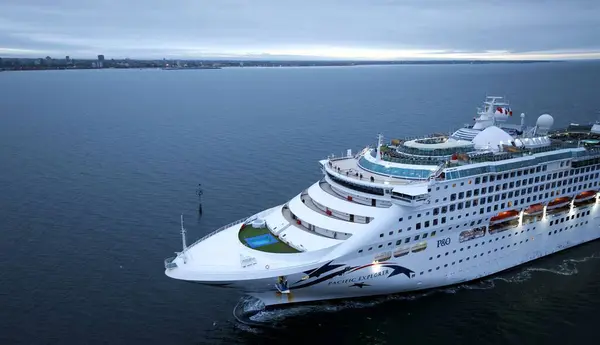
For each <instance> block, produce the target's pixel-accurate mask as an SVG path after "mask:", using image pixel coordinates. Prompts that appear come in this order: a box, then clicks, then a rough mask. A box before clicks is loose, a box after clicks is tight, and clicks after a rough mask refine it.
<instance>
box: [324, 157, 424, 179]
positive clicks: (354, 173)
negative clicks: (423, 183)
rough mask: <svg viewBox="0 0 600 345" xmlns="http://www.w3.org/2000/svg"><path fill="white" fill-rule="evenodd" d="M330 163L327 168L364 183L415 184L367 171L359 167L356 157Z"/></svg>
mask: <svg viewBox="0 0 600 345" xmlns="http://www.w3.org/2000/svg"><path fill="white" fill-rule="evenodd" d="M329 162H330V163H331V165H329V163H327V164H326V165H327V168H328V169H330V170H332V171H333V172H334V173H335V172H336V173H338V174H340V175H342V176H345V177H349V178H351V179H354V180H358V181H362V182H372V183H383V184H389V185H405V184H409V183H413V182H414V181H413V180H409V179H402V178H394V177H389V176H383V175H379V174H375V173H372V172H370V171H367V170H365V169H363V168H362V167H361V166H359V165H358V160H356V159H355V158H354V157H348V158H339V159H335V160H330V161H329ZM338 168H339V170H338Z"/></svg>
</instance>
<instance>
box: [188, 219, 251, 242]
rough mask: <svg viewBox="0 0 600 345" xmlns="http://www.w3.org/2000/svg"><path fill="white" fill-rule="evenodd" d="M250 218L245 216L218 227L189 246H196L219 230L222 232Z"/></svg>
mask: <svg viewBox="0 0 600 345" xmlns="http://www.w3.org/2000/svg"><path fill="white" fill-rule="evenodd" d="M248 218H250V217H245V218H242V219H239V220H236V221H235V222H232V223H229V224H227V225H225V226H222V227H220V228H218V229H217V230H215V231H213V232H211V233H210V234H208V235H206V236H204V237H202V238H201V239H199V240H197V241H196V242H194V243H192V244H191V245H189V246H188V248H189V247H193V246H195V245H196V244H198V243H200V242H202V241H204V240H205V239H207V238H209V237H211V236H214V235H216V234H218V233H219V232H221V231H223V230H225V229H227V228H230V227H232V226H234V225H236V224H241V223H243V222H245V221H246V220H247V219H248Z"/></svg>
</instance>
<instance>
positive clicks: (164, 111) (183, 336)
mask: <svg viewBox="0 0 600 345" xmlns="http://www.w3.org/2000/svg"><path fill="white" fill-rule="evenodd" d="M599 90H600V63H597V62H596V63H594V62H585V63H584V62H577V63H575V62H564V63H539V64H494V65H433V66H432V65H428V66H380V67H378V66H371V67H342V68H336V67H316V68H228V69H221V70H190V71H186V70H177V71H163V70H90V71H82V70H80V71H34V72H4V73H0V344H2V345H12V344H271V343H283V344H291V343H293V344H300V343H304V344H307V343H310V344H317V343H318V344H320V343H327V344H341V343H344V344H411V343H422V344H448V343H455V344H471V343H485V344H507V343H510V344H517V343H540V344H541V343H544V344H565V343H566V344H570V343H584V344H592V343H597V341H595V340H594V339H596V338H597V334H598V331H597V326H598V324H597V322H598V310H599V309H600V242H594V243H589V244H586V245H583V246H580V247H577V248H574V249H571V250H568V251H567V252H563V253H559V254H556V255H554V256H551V257H547V258H543V259H541V260H538V261H536V262H534V263H531V264H529V265H526V266H524V267H519V268H516V269H513V270H510V271H508V272H504V273H502V274H499V275H497V276H494V277H492V278H489V279H485V280H483V281H480V282H476V283H470V284H465V285H461V286H458V287H454V288H447V289H439V290H434V291H431V292H427V293H416V294H407V295H399V296H385V297H378V298H370V299H364V300H362V299H361V300H352V301H350V300H349V301H342V302H327V303H319V304H316V305H307V306H299V307H292V308H290V309H286V310H284V311H275V312H266V313H263V314H261V315H260V316H259V319H260V320H262V321H265V322H278V323H280V324H281V325H283V328H282V329H279V330H270V329H254V328H250V327H247V326H242V325H239V324H237V323H236V322H235V321H234V318H233V316H232V310H233V307H234V306H235V304H236V303H237V302H238V301H239V299H240V297H241V295H240V294H239V293H237V292H235V291H232V290H228V289H218V288H211V287H205V286H202V285H199V284H190V283H186V282H181V281H176V280H172V279H169V278H167V277H166V276H165V275H164V266H163V259H164V258H166V257H168V256H172V255H173V252H174V251H177V250H179V249H180V248H181V238H180V235H179V215H180V214H183V215H184V216H185V221H186V227H187V229H188V236H189V239H190V242H191V241H193V240H195V239H197V238H199V237H201V236H202V235H204V234H206V233H208V232H210V231H212V230H214V229H215V228H218V227H220V226H221V225H224V224H226V223H229V222H232V221H235V220H237V219H240V218H242V217H245V216H248V215H251V214H253V213H256V212H258V211H260V210H262V209H265V208H268V207H271V206H274V205H277V204H280V203H283V202H285V201H286V200H288V199H290V198H292V197H293V196H294V195H296V194H297V193H299V192H300V191H301V190H303V189H304V188H306V187H308V186H309V185H310V184H311V183H313V182H315V181H316V180H317V179H319V178H320V172H319V169H318V163H317V162H318V160H319V159H323V158H324V157H326V156H327V155H330V154H332V153H334V154H337V155H339V154H341V153H342V152H344V151H345V150H346V149H349V148H351V149H353V150H354V151H356V150H359V149H361V148H362V147H364V146H365V145H367V144H371V145H373V144H374V143H375V142H376V135H377V134H378V133H379V132H381V133H383V134H384V135H385V137H386V138H387V139H392V138H396V137H404V136H410V135H419V134H427V133H431V132H450V131H451V130H453V129H456V128H457V127H460V126H462V125H464V124H465V123H470V122H472V120H473V117H474V116H475V110H476V107H477V106H479V105H480V104H481V102H482V101H483V99H484V97H485V96H486V95H501V96H506V97H508V98H509V100H510V101H511V105H512V109H513V110H514V113H515V116H514V117H515V119H514V122H517V123H518V122H519V118H518V114H520V113H521V112H523V113H525V114H526V118H525V121H526V123H527V124H530V125H532V124H534V123H535V120H536V119H537V117H538V116H539V115H540V114H543V113H549V114H551V115H552V116H554V118H555V127H560V126H566V125H568V124H569V123H571V122H578V123H590V122H594V121H595V120H600V112H599V110H600V105H599V103H598V102H599V101H600V93H599ZM199 183H201V184H202V186H203V189H204V195H203V208H204V213H203V215H202V216H201V217H199V216H198V213H197V206H198V198H197V196H196V194H195V192H196V187H197V185H198V184H199ZM214 260H215V261H218V260H219V258H218V257H216V258H214Z"/></svg>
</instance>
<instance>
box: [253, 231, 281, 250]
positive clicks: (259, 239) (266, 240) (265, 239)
mask: <svg viewBox="0 0 600 345" xmlns="http://www.w3.org/2000/svg"><path fill="white" fill-rule="evenodd" d="M244 240H245V241H246V243H248V246H250V248H258V247H262V246H267V245H269V244H274V243H277V242H279V241H278V240H277V239H276V238H275V236H273V235H271V234H264V235H259V236H254V237H248V238H245V239H244Z"/></svg>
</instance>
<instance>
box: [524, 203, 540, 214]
mask: <svg viewBox="0 0 600 345" xmlns="http://www.w3.org/2000/svg"><path fill="white" fill-rule="evenodd" d="M542 211H544V205H542V204H535V205H531V206H529V207H528V208H527V209H525V214H526V215H528V216H532V215H534V214H538V213H542Z"/></svg>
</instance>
